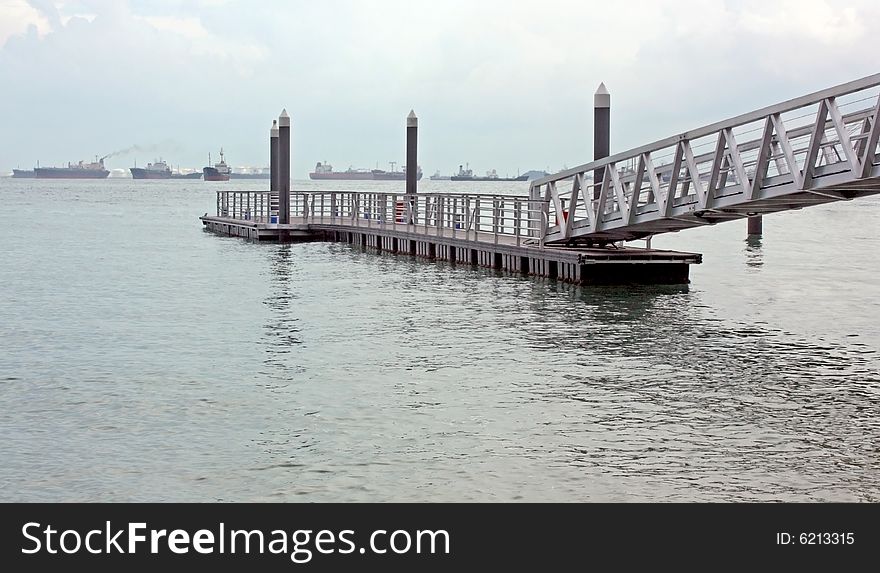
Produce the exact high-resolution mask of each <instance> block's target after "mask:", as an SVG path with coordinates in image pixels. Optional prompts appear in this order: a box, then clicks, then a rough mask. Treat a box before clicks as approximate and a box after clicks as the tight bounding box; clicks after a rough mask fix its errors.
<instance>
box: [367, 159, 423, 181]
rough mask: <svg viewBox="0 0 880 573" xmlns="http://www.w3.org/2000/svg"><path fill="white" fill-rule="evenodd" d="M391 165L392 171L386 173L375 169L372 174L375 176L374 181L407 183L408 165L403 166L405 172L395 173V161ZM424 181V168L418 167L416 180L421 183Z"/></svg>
mask: <svg viewBox="0 0 880 573" xmlns="http://www.w3.org/2000/svg"><path fill="white" fill-rule="evenodd" d="M390 163H391V171H384V170H382V169H373V170H372V171H371V172H370V173H372V174H373V180H374V181H406V165H404V166H403V171H395V170H394V165H395V164H396V163H395V162H394V161H392V162H390ZM421 179H422V167H421V166H418V167H417V168H416V180H417V181H421Z"/></svg>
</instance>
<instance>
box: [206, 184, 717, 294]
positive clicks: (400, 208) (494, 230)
mask: <svg viewBox="0 0 880 573" xmlns="http://www.w3.org/2000/svg"><path fill="white" fill-rule="evenodd" d="M290 198H291V201H290V205H291V211H292V212H291V214H290V221H291V222H290V223H287V224H285V223H278V222H276V221H277V220H278V218H277V215H275V213H274V211H273V210H272V208H271V207H272V206H273V202H272V198H271V194H270V193H268V192H254V191H250V192H249V191H218V192H217V212H216V214H215V215H207V214H206V215H204V216H202V217H201V220H202V223H203V224H204V226H205V228H206V229H207V230H208V231H211V232H214V233H218V234H221V235H228V236H233V237H242V238H245V239H249V240H252V241H275V242H310V241H333V242H341V243H349V244H352V245H356V246H359V247H364V248H367V249H375V250H376V251H386V252H389V253H395V254H400V255H408V256H414V257H421V258H424V259H430V260H437V261H448V262H450V263H454V264H460V265H472V266H479V267H486V268H493V269H497V270H501V271H507V272H511V273H519V274H522V275H529V276H540V277H547V278H551V279H556V280H559V281H564V282H570V283H576V284H584V285H591V284H595V285H599V284H686V283H687V282H688V276H689V267H690V265H692V264H698V263H700V262H701V260H702V256H701V255H699V254H696V253H682V252H676V251H664V250H655V249H650V248H636V247H617V246H606V247H602V248H588V247H584V246H564V245H549V244H545V243H544V242H543V241H542V240H541V237H542V236H543V233H544V231H543V229H546V227H547V222H546V215H547V210H548V205H547V203H546V202H544V201H542V200H530V199H529V198H528V197H521V196H515V195H468V194H453V193H443V194H438V193H419V194H416V195H407V194H400V195H398V194H393V193H377V192H354V191H321V192H313V193H298V192H291V194H290Z"/></svg>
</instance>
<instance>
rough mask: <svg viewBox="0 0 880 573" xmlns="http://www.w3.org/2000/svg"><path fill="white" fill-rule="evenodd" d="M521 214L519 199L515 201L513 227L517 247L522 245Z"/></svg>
mask: <svg viewBox="0 0 880 573" xmlns="http://www.w3.org/2000/svg"><path fill="white" fill-rule="evenodd" d="M521 215H522V213H521V207H520V202H519V200H518V199H517V200H515V201H514V202H513V229H514V233H515V234H516V246H517V247H518V246H519V245H520V226H521V223H520V216H521Z"/></svg>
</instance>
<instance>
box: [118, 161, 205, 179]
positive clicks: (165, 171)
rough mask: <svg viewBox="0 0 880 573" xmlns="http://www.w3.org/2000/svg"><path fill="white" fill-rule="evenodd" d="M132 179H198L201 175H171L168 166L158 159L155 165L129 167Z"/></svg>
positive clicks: (197, 173) (178, 173)
mask: <svg viewBox="0 0 880 573" xmlns="http://www.w3.org/2000/svg"><path fill="white" fill-rule="evenodd" d="M128 170H129V171H131V176H132V178H133V179H199V178H200V177H201V176H202V174H201V173H199V172H198V171H196V172H195V173H180V170H178V172H177V173H173V172H172V171H171V168H170V167H168V164H167V163H165V162H164V161H162V160H161V159H159V160H158V161H156V162H155V163H147V166H146V167H129V168H128Z"/></svg>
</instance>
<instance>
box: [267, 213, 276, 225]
mask: <svg viewBox="0 0 880 573" xmlns="http://www.w3.org/2000/svg"><path fill="white" fill-rule="evenodd" d="M277 222H278V215H270V216H269V223H272V224H274V223H277Z"/></svg>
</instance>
